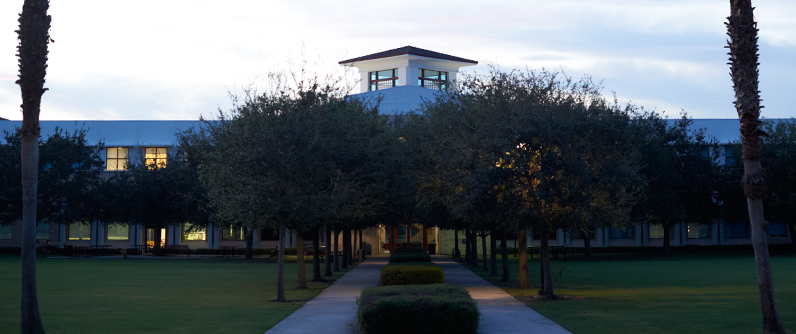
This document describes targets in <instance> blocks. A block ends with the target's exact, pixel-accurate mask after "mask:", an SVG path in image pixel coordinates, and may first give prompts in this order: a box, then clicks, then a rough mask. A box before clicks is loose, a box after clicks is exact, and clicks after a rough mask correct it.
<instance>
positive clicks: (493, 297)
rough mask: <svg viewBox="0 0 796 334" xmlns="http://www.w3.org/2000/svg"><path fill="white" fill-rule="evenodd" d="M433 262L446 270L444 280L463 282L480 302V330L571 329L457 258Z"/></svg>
mask: <svg viewBox="0 0 796 334" xmlns="http://www.w3.org/2000/svg"><path fill="white" fill-rule="evenodd" d="M433 262H434V263H436V264H437V265H439V266H440V267H442V270H443V271H444V272H445V283H452V284H459V285H461V286H462V287H463V288H464V289H465V290H467V292H469V293H470V296H472V297H473V299H475V301H476V302H477V303H478V309H479V310H480V311H481V322H480V324H479V326H478V333H480V334H493V333H494V334H530V333H534V334H535V333H545V334H547V333H550V334H569V333H570V332H569V331H567V330H566V329H564V327H561V326H559V325H558V324H556V323H555V322H553V321H552V320H550V319H547V318H545V317H544V316H543V315H541V314H539V313H538V312H536V311H534V310H532V309H531V308H530V307H528V306H526V305H525V304H523V303H522V302H520V301H519V300H517V299H515V298H514V297H512V296H511V295H509V294H508V293H506V291H503V289H501V288H498V287H496V286H494V285H492V283H489V282H487V281H486V280H485V279H483V278H481V276H478V275H476V274H475V273H473V272H472V271H470V270H469V269H467V268H465V267H463V266H462V265H460V264H458V263H456V262H455V261H453V260H451V259H449V258H447V257H444V256H434V257H433Z"/></svg>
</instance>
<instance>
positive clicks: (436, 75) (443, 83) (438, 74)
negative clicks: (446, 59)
mask: <svg viewBox="0 0 796 334" xmlns="http://www.w3.org/2000/svg"><path fill="white" fill-rule="evenodd" d="M417 72H418V78H417V85H418V86H420V87H425V88H428V89H433V90H441V91H447V90H448V72H442V71H435V70H426V69H422V68H421V69H418V71H417Z"/></svg>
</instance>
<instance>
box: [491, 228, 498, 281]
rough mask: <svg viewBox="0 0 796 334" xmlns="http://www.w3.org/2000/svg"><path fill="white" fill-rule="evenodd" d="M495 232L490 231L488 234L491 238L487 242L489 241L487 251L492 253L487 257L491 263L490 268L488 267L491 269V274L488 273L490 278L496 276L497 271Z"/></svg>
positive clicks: (493, 230)
mask: <svg viewBox="0 0 796 334" xmlns="http://www.w3.org/2000/svg"><path fill="white" fill-rule="evenodd" d="M495 231H496V230H495V229H494V228H493V229H492V231H490V232H489V235H490V236H492V238H491V239H490V240H489V241H490V242H489V251H490V252H491V253H492V254H491V255H490V256H489V258H490V262H492V263H491V267H490V269H492V272H490V273H489V275H490V276H498V270H497V239H495V237H497V234H496V233H495Z"/></svg>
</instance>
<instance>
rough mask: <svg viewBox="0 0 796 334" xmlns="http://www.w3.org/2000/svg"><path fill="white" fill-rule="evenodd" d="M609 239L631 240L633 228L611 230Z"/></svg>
mask: <svg viewBox="0 0 796 334" xmlns="http://www.w3.org/2000/svg"><path fill="white" fill-rule="evenodd" d="M611 239H633V226H627V227H624V228H622V227H614V228H611Z"/></svg>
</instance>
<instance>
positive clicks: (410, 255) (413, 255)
mask: <svg viewBox="0 0 796 334" xmlns="http://www.w3.org/2000/svg"><path fill="white" fill-rule="evenodd" d="M397 262H431V255H428V254H427V253H418V252H405V253H392V255H390V263H397Z"/></svg>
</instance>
